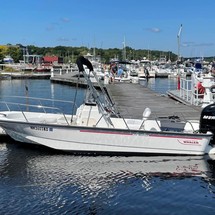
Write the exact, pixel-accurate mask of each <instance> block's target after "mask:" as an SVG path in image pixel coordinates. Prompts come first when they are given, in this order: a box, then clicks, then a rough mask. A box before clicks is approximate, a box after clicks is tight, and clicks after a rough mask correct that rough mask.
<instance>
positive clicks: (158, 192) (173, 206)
mask: <svg viewBox="0 0 215 215" xmlns="http://www.w3.org/2000/svg"><path fill="white" fill-rule="evenodd" d="M0 82H1V83H0V87H1V97H3V98H4V99H5V98H6V97H8V96H9V95H20V96H25V95H26V91H25V86H28V96H29V97H31V96H37V97H42V98H54V99H56V100H60V99H64V100H71V98H73V97H74V95H75V86H69V85H67V84H66V85H65V84H60V83H55V82H52V81H49V80H48V79H46V80H33V79H25V80H23V79H15V80H1V81H0ZM123 86H125V85H124V83H119V84H117V83H116V84H112V85H110V87H111V88H114V87H116V89H118V88H121V90H123ZM176 86H177V81H175V80H172V79H171V80H169V79H150V80H149V82H148V84H147V86H146V85H145V83H141V85H140V86H139V85H138V84H137V85H136V84H133V85H132V84H130V85H129V87H128V88H126V89H130V87H131V89H132V87H134V88H137V89H138V90H140V91H139V93H140V92H145V90H146V91H149V94H148V96H149V97H151V96H152V95H154V96H155V97H161V100H162V99H168V100H169V98H168V97H164V94H165V92H166V91H167V90H173V89H175V88H176ZM38 89H40V90H38ZM131 89H130V90H131ZM112 90H114V89H112ZM134 92H135V93H137V91H136V90H134ZM124 93H125V92H124ZM83 96H84V89H83V90H82V89H79V93H78V98H79V100H80V101H79V103H80V104H81V102H82V100H83ZM112 96H113V98H114V96H116V95H114V93H113V92H112ZM139 96H140V95H139ZM139 96H135V97H134V96H133V99H134V100H133V101H135V102H137V101H138V100H137V99H138V97H139ZM135 98H137V99H135ZM139 98H140V97H139ZM141 98H142V97H141ZM124 99H125V98H124ZM145 99H146V98H145ZM114 100H115V102H119V100H117V99H116V98H115V99H114ZM169 101H171V100H169ZM173 103H174V102H173ZM156 104H157V103H156ZM127 105H128V103H127ZM176 105H177V102H176ZM128 106H129V105H128ZM130 106H133V108H134V107H137V109H138V110H139V113H138V112H137V113H136V114H134V115H132V114H131V112H132V111H130V113H129V114H128V113H127V111H125V113H124V114H127V116H129V115H130V116H136V117H139V115H141V114H142V113H141V107H139V106H138V103H137V104H132V103H131V104H130ZM59 107H61V108H63V106H60V104H59ZM118 107H119V108H121V110H122V111H123V110H126V109H127V108H126V107H125V106H123V105H119V106H118ZM64 108H66V111H67V113H70V112H71V105H66V106H65V107H64ZM157 108H159V107H157ZM129 109H130V110H131V109H132V107H129ZM155 110H156V109H154V111H155ZM0 159H1V162H0V173H1V177H0V182H1V183H0V184H1V185H2V186H1V189H0V194H1V197H2V198H1V200H0V203H1V204H0V211H1V213H2V214H13V213H16V214H28V213H33V214H38V213H40V212H41V211H43V212H44V213H56V212H57V213H61V214H63V213H65V214H66V213H67V214H68V213H73V214H92V213H94V214H95V213H97V214H109V213H110V212H113V213H125V214H126V213H127V214H137V213H139V214H141V213H142V211H144V213H148V214H151V213H155V214H158V213H161V212H162V213H163V214H167V213H174V214H181V213H182V212H184V213H186V212H187V210H188V208H189V211H190V214H196V213H199V212H200V213H202V214H213V213H214V210H213V208H214V207H213V204H214V201H213V199H214V192H215V184H214V175H215V172H214V169H215V164H214V161H213V160H211V158H209V157H208V156H156V157H154V156H141V157H139V156H129V157H127V156H126V157H125V156H87V155H85V156H80V155H72V154H68V153H65V152H64V153H61V152H56V151H53V150H50V149H47V148H43V147H38V146H33V145H32V146H31V147H29V146H27V145H25V144H21V145H20V144H19V143H18V142H16V141H14V140H11V139H9V140H8V139H6V140H4V139H3V138H1V143H0ZM32 194H33V197H32ZM14 196H16V197H17V198H15V199H16V201H14ZM184 196H186V198H184ZM29 199H31V201H30V202H29ZM187 199H189V201H187ZM146 202H147V204H146ZM155 202H156V207H154V204H155ZM191 203H192V204H191ZM166 204H168V207H163V205H166ZM134 208H135V209H134Z"/></svg>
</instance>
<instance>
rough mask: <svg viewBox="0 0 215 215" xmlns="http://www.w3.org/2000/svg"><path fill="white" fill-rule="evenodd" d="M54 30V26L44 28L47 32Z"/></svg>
mask: <svg viewBox="0 0 215 215" xmlns="http://www.w3.org/2000/svg"><path fill="white" fill-rule="evenodd" d="M54 29H55V26H54V25H49V26H47V27H46V30H47V31H53V30H54Z"/></svg>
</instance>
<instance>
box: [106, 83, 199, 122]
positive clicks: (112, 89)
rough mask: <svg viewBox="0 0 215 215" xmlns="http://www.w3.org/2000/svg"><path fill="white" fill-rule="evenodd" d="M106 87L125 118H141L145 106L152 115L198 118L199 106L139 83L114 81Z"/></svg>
mask: <svg viewBox="0 0 215 215" xmlns="http://www.w3.org/2000/svg"><path fill="white" fill-rule="evenodd" d="M107 89H108V92H109V94H110V95H111V97H112V99H113V102H114V103H115V105H116V107H117V108H118V110H119V112H120V114H121V115H122V116H123V117H126V118H127V117H128V118H141V117H142V113H143V111H144V109H145V108H146V107H149V108H150V109H151V111H152V115H153V116H154V117H163V116H172V115H176V116H179V117H181V118H184V119H187V120H189V119H197V120H198V119H199V118H200V113H201V108H200V107H197V106H193V105H185V104H183V103H181V102H179V101H176V100H174V99H171V98H170V97H169V96H168V95H164V94H158V93H155V92H153V91H152V90H150V89H149V88H147V87H145V86H142V85H140V84H130V83H114V84H110V85H107Z"/></svg>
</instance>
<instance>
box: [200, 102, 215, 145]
mask: <svg viewBox="0 0 215 215" xmlns="http://www.w3.org/2000/svg"><path fill="white" fill-rule="evenodd" d="M199 131H200V132H201V133H207V132H208V131H210V132H212V133H213V140H212V143H213V144H215V104H210V105H208V106H206V107H205V108H204V109H203V110H202V112H201V117H200V127H199Z"/></svg>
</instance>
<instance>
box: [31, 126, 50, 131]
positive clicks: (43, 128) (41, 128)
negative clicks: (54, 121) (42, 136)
mask: <svg viewBox="0 0 215 215" xmlns="http://www.w3.org/2000/svg"><path fill="white" fill-rule="evenodd" d="M30 129H32V130H37V131H53V128H51V127H43V126H30Z"/></svg>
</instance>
